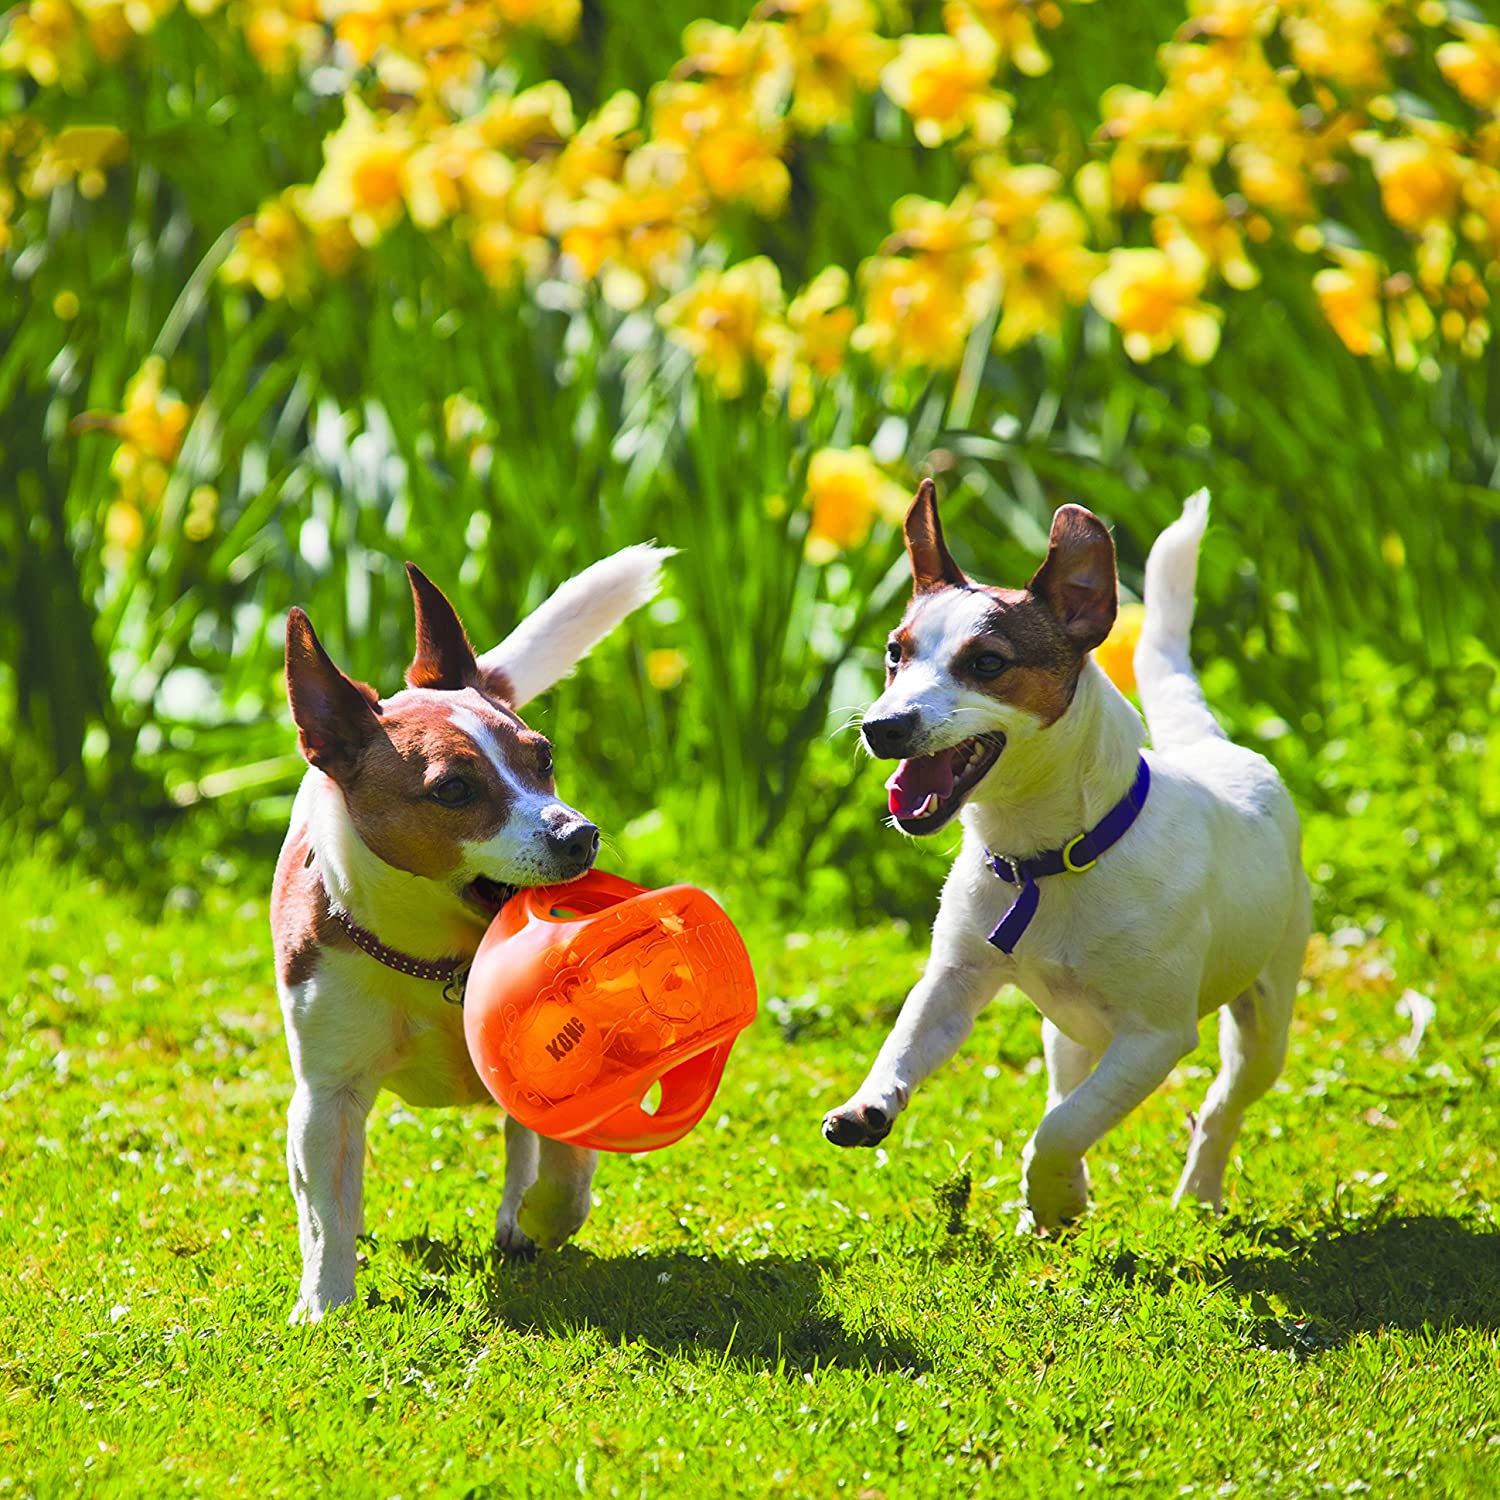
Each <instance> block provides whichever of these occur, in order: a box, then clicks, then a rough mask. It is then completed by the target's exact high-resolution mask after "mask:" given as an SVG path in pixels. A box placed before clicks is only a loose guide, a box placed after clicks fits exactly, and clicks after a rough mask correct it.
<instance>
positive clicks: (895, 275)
mask: <svg viewBox="0 0 1500 1500" xmlns="http://www.w3.org/2000/svg"><path fill="white" fill-rule="evenodd" d="M859 279H860V284H861V286H862V288H863V290H864V314H865V315H864V321H863V322H862V323H861V324H860V325H859V327H857V328H856V329H855V330H854V332H853V334H852V335H851V336H850V343H851V345H852V346H853V347H854V348H855V349H859V350H861V351H863V352H865V353H867V354H869V356H870V357H871V359H873V360H874V361H875V362H876V364H878V365H882V366H884V367H885V368H887V369H933V370H947V369H952V368H953V367H954V366H955V365H957V364H958V362H959V360H960V359H961V358H962V357H963V352H964V342H965V340H966V339H967V338H968V336H969V332H970V330H971V329H972V328H973V326H974V318H973V314H972V312H971V309H970V307H969V304H968V298H967V295H966V293H965V290H964V288H963V286H962V285H961V284H958V283H956V282H955V281H954V279H953V278H952V277H951V276H947V275H944V274H943V272H942V271H941V269H940V268H939V267H937V266H936V265H935V264H934V263H933V262H932V261H931V260H910V259H908V258H907V257H905V256H900V255H873V256H871V257H870V258H869V259H868V260H866V261H865V262H864V263H863V264H862V265H861V266H860V268H859Z"/></svg>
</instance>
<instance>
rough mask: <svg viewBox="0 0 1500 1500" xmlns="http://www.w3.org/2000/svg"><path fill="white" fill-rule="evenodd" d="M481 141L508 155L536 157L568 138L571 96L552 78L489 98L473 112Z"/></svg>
mask: <svg viewBox="0 0 1500 1500" xmlns="http://www.w3.org/2000/svg"><path fill="white" fill-rule="evenodd" d="M474 125H475V127H476V128H477V129H478V131H479V133H480V135H481V136H482V137H483V138H484V142H485V144H486V145H488V146H493V147H494V148H495V149H496V150H497V151H504V152H506V153H507V154H508V155H510V156H525V157H536V156H538V155H540V154H541V153H542V152H544V151H549V150H555V149H556V148H557V147H559V146H561V145H563V143H564V142H565V141H567V140H568V139H570V138H571V136H572V134H573V131H574V129H575V127H576V121H575V120H574V117H573V100H572V98H571V96H570V95H569V93H568V91H567V89H565V88H564V87H563V86H562V84H560V83H559V82H558V81H557V80H556V79H555V78H549V79H548V80H547V81H546V82H545V83H539V84H537V85H535V87H533V88H529V89H523V90H522V91H521V92H520V93H519V94H511V95H509V96H508V97H504V98H499V99H494V100H492V101H491V102H490V103H489V104H487V105H486V106H485V108H484V109H483V110H482V111H481V112H480V113H479V114H478V115H476V116H475V118H474Z"/></svg>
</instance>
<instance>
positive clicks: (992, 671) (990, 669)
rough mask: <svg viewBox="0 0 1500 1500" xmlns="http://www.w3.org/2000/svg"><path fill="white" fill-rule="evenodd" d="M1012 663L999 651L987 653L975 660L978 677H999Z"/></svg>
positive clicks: (975, 671) (975, 670) (975, 672)
mask: <svg viewBox="0 0 1500 1500" xmlns="http://www.w3.org/2000/svg"><path fill="white" fill-rule="evenodd" d="M1009 665H1010V663H1009V662H1008V661H1006V659H1005V658H1004V657H1003V656H1001V655H1000V653H999V652H998V651H985V652H982V653H981V654H980V655H979V656H976V657H975V658H974V675H975V676H976V677H998V676H999V675H1000V674H1001V673H1002V672H1003V671H1004V670H1005V669H1006V668H1007V667H1008V666H1009Z"/></svg>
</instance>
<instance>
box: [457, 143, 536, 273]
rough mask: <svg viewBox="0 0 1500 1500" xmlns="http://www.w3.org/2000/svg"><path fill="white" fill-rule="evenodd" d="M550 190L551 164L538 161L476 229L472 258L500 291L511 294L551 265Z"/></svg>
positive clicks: (514, 184)
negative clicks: (523, 282)
mask: <svg viewBox="0 0 1500 1500" xmlns="http://www.w3.org/2000/svg"><path fill="white" fill-rule="evenodd" d="M551 190H552V169H551V166H550V164H549V163H547V162H545V161H543V162H533V163H532V164H531V165H530V166H529V167H526V168H525V169H524V170H522V171H520V172H518V173H517V174H516V176H515V180H514V182H513V184H512V186H511V188H510V191H509V192H508V193H507V194H506V195H505V198H504V201H503V202H499V203H496V204H493V205H491V209H490V212H489V213H488V214H487V216H486V217H485V219H484V220H483V222H481V223H480V224H479V225H478V226H477V227H476V228H475V230H474V234H473V238H472V239H471V240H470V242H469V253H470V254H471V255H473V257H474V263H475V265H477V266H478V267H479V269H480V270H481V271H482V272H483V273H484V276H485V279H486V280H487V281H489V282H490V284H491V285H492V286H494V287H496V288H498V289H499V290H501V291H511V290H513V289H514V288H515V287H516V286H517V284H518V283H520V282H521V281H522V280H524V279H527V278H530V277H536V276H539V275H541V274H542V272H543V271H545V270H546V269H547V267H548V266H549V265H550V263H551V261H552V253H553V252H552V240H551V237H550V235H549V233H548V219H549V218H550V217H551V212H552V211H551V209H550V198H551Z"/></svg>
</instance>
